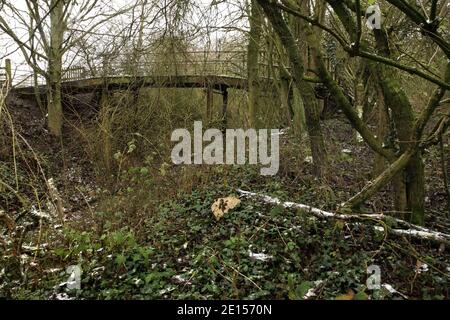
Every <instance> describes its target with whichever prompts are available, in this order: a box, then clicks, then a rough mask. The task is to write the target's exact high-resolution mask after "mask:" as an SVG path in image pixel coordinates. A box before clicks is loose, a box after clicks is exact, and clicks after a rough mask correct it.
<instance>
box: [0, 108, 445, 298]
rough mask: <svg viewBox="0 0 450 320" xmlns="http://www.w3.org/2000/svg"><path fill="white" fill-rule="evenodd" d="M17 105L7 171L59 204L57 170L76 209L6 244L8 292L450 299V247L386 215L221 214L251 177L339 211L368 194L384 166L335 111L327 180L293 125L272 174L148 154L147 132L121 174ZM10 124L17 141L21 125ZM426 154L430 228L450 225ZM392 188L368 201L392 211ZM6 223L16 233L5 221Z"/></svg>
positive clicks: (71, 133)
mask: <svg viewBox="0 0 450 320" xmlns="http://www.w3.org/2000/svg"><path fill="white" fill-rule="evenodd" d="M8 108H9V110H10V112H11V116H12V119H13V123H14V128H15V132H16V134H17V137H16V141H15V145H16V147H15V153H16V155H17V156H16V160H15V162H14V159H13V158H12V157H11V150H10V149H8V148H7V147H3V148H4V149H3V150H0V177H1V179H2V181H4V182H5V183H6V184H8V185H13V186H14V185H17V186H19V188H18V189H20V193H21V194H22V198H23V197H26V198H28V199H30V200H32V199H33V198H36V199H38V201H36V204H35V208H34V209H33V210H37V211H40V212H41V211H42V212H46V211H51V210H50V207H51V206H47V205H46V204H45V203H46V199H47V198H48V197H49V192H48V190H47V187H46V184H45V181H48V179H49V178H53V180H54V185H55V187H56V189H57V190H58V193H59V196H58V198H59V199H60V200H59V201H60V203H61V204H62V206H63V207H64V216H65V217H64V220H63V221H61V220H59V219H58V218H57V217H55V216H54V215H52V214H50V215H48V214H47V215H46V217H47V216H49V219H47V220H46V219H40V220H39V223H38V224H37V225H36V224H34V225H33V226H34V229H32V231H30V232H29V233H28V234H27V236H26V238H25V239H24V241H23V247H24V249H22V250H21V252H20V256H19V257H18V259H16V258H17V256H15V255H14V252H10V251H8V246H7V244H5V246H4V247H2V248H1V249H0V254H1V255H2V258H1V259H0V263H1V264H2V265H3V267H2V268H0V269H2V270H1V272H0V278H3V279H2V282H1V283H2V284H1V285H0V297H8V298H19V299H24V298H33V299H74V298H79V299H161V298H171V299H177V298H186V299H256V298H264V299H286V298H289V299H346V300H350V299H449V298H450V252H449V248H448V247H446V246H444V245H440V244H437V243H432V242H429V241H418V240H412V239H408V238H406V237H398V236H393V235H391V234H389V233H384V232H379V231H374V229H373V226H374V225H376V224H377V222H375V221H362V222H361V223H347V222H345V221H341V220H321V219H317V218H313V217H311V216H310V215H309V214H307V213H304V212H301V211H298V210H292V209H285V208H282V207H280V206H270V205H266V204H263V203H260V202H258V201H257V200H253V199H246V198H241V202H240V204H239V205H238V206H237V207H236V208H235V209H233V210H231V211H230V212H228V213H227V214H225V215H224V217H223V218H222V219H220V220H216V219H215V217H214V215H213V214H212V212H211V205H212V204H213V203H214V202H215V201H216V199H218V198H222V197H227V196H236V197H238V194H237V192H236V189H238V188H240V189H244V190H248V191H252V192H259V193H262V194H266V195H271V196H274V197H277V198H279V199H281V200H285V201H294V202H298V203H303V204H307V205H311V206H314V207H317V208H321V209H323V210H329V211H333V210H334V209H335V208H336V207H337V205H338V204H339V203H342V202H343V201H345V200H346V199H348V198H349V197H350V196H351V195H354V194H355V193H356V192H358V191H359V190H360V189H361V188H362V187H363V186H364V185H365V183H367V182H368V181H369V179H370V177H371V170H372V163H373V155H372V154H371V153H370V151H369V150H368V148H367V147H366V146H364V144H361V143H357V142H355V137H354V132H353V131H352V130H351V128H350V127H349V125H348V124H347V123H346V122H345V120H343V119H342V118H335V119H330V120H326V121H325V122H324V126H323V128H324V130H325V137H326V138H327V139H326V144H327V150H328V152H329V154H330V164H329V168H328V174H327V176H326V178H325V179H324V180H323V181H318V180H317V179H315V178H314V177H313V176H312V174H311V169H312V168H311V164H310V163H309V161H308V156H309V154H308V151H307V149H308V148H307V141H306V139H305V138H299V137H295V136H293V133H292V132H290V131H288V132H287V133H286V134H285V135H283V136H281V154H280V170H279V173H278V174H277V175H276V176H273V177H264V176H260V175H259V168H258V167H255V166H248V165H246V166H195V167H183V166H175V165H172V164H171V163H170V161H169V160H170V158H168V157H167V155H166V153H167V152H166V151H167V150H164V151H163V150H160V151H161V153H162V154H164V155H160V154H159V151H158V147H156V150H155V152H154V154H153V155H151V156H150V155H145V156H142V155H141V154H139V148H140V147H141V145H142V144H143V143H144V142H143V141H144V140H142V139H141V140H140V139H138V138H137V139H136V140H131V141H129V142H128V143H127V144H126V145H125V146H124V149H123V151H122V152H120V153H119V152H116V153H115V156H114V160H115V161H116V162H115V165H114V169H113V172H106V171H105V170H102V169H100V167H99V166H98V165H97V164H96V163H95V160H93V159H92V158H91V157H89V156H87V154H86V152H87V151H86V150H88V148H87V144H88V142H86V141H85V140H83V138H82V137H83V136H82V134H80V130H79V127H78V126H76V125H73V126H72V125H66V128H65V130H64V132H65V133H64V136H63V138H62V139H61V141H57V140H55V139H54V138H52V137H50V135H49V134H48V132H47V130H46V129H45V118H42V116H41V113H40V112H39V111H38V110H37V109H36V107H35V106H34V105H33V104H31V103H27V102H24V101H20V102H16V103H14V102H13V103H10V104H9V106H8ZM69 120H71V121H69V122H70V123H76V122H77V121H79V120H77V119H76V118H75V117H74V118H73V119H69ZM3 132H4V133H5V134H4V137H3V139H4V141H3V142H4V145H6V144H8V141H10V140H11V130H10V128H6V129H5V128H3ZM8 132H9V135H8ZM22 138H23V139H22ZM147 138H148V139H150V138H149V137H147ZM25 141H27V143H25ZM27 144H28V145H29V146H27ZM29 147H31V148H32V149H31V148H29ZM447 148H448V146H447ZM31 150H33V151H31ZM144 154H145V152H144ZM14 163H15V165H14ZM425 166H426V177H427V189H426V194H427V197H426V210H427V217H426V226H427V227H428V228H430V229H434V230H439V231H443V232H446V233H450V224H449V220H448V219H447V218H448V217H446V215H448V207H447V200H446V198H445V196H446V195H445V192H444V187H443V182H442V171H441V166H440V158H439V153H438V150H437V149H436V150H435V149H434V147H433V148H430V150H429V151H428V152H427V153H426V154H425ZM40 168H42V171H41V169H40ZM43 176H45V177H43ZM43 181H44V182H43ZM391 200H392V199H391V192H390V190H389V189H386V190H383V191H382V192H381V193H380V194H379V195H377V197H375V198H374V199H373V200H372V201H371V202H370V203H369V204H368V205H367V210H368V211H369V212H377V213H381V212H383V213H386V214H389V210H392V209H391V205H390V204H391V202H392V201H391ZM41 203H42V205H41ZM0 208H2V209H3V210H5V212H7V213H8V214H10V215H11V216H14V217H15V219H16V221H18V223H23V224H26V222H27V221H32V219H31V218H28V216H30V215H31V214H30V213H28V212H25V211H26V210H24V208H23V203H21V201H20V199H18V197H17V195H16V194H15V193H14V192H12V191H10V190H9V189H3V190H1V197H0ZM27 215H28V216H27ZM41 215H44V214H43V213H42V214H41ZM30 219H31V220H30ZM29 225H32V224H31V223H29ZM1 232H2V234H3V236H4V237H5V238H6V239H8V235H7V232H6V230H3V229H2V230H1ZM12 242H13V241H12ZM2 250H3V251H2ZM13 251H14V250H13ZM16 254H17V252H16ZM15 259H16V260H15ZM371 265H376V266H378V267H379V270H380V272H381V274H380V277H381V283H380V284H381V288H379V289H369V288H367V284H366V281H367V279H368V277H369V276H370V275H369V274H368V273H367V268H368V266H371ZM70 266H79V267H80V268H81V271H82V273H81V276H80V279H81V289H80V290H78V289H70V287H71V286H72V285H73V283H72V281H73V280H74V274H73V270H74V269H73V267H72V268H70ZM68 267H69V269H70V271H69V272H68V271H67V270H68V269H67V268H68ZM71 273H72V275H71V279H70V281H69V280H68V278H69V275H70V274H71ZM76 277H77V275H75V278H76Z"/></svg>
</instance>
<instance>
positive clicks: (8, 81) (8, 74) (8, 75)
mask: <svg viewBox="0 0 450 320" xmlns="http://www.w3.org/2000/svg"><path fill="white" fill-rule="evenodd" d="M5 72H6V85H7V87H8V88H11V86H12V72H11V60H10V59H5Z"/></svg>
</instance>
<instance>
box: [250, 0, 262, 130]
mask: <svg viewBox="0 0 450 320" xmlns="http://www.w3.org/2000/svg"><path fill="white" fill-rule="evenodd" d="M250 11H251V13H250V33H249V40H248V47H247V79H248V106H249V125H250V127H256V126H257V122H258V97H259V53H260V42H261V34H262V22H263V20H262V14H261V8H260V7H259V5H258V3H257V1H256V0H252V1H251V8H250Z"/></svg>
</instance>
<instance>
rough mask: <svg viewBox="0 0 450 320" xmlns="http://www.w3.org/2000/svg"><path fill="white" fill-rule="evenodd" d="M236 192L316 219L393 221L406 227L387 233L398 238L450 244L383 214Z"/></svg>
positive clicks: (446, 239)
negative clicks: (344, 211)
mask: <svg viewBox="0 0 450 320" xmlns="http://www.w3.org/2000/svg"><path fill="white" fill-rule="evenodd" d="M237 192H238V193H239V194H240V195H241V196H243V197H247V198H255V199H258V200H260V201H261V202H263V203H266V204H273V205H279V206H282V207H284V208H292V209H300V210H302V211H304V212H306V213H310V214H312V215H314V216H315V217H317V218H321V219H339V220H361V219H371V220H375V221H377V220H378V221H384V222H387V221H388V220H390V221H394V222H396V223H397V224H399V225H402V226H405V227H408V229H393V228H389V229H388V232H390V233H392V234H395V235H398V236H410V237H411V238H416V239H425V240H432V241H436V242H439V243H445V244H450V235H449V234H446V233H443V232H440V231H435V230H431V229H427V228H425V227H421V226H418V225H415V224H412V223H409V222H407V221H404V220H401V219H398V218H395V217H392V216H387V215H384V214H366V213H364V214H341V213H336V212H329V211H324V210H321V209H318V208H314V207H311V206H308V205H305V204H301V203H296V202H290V201H285V202H283V201H281V200H279V199H278V198H274V197H271V196H268V195H264V194H260V193H255V192H250V191H245V190H241V189H237ZM374 230H376V231H382V232H386V228H385V227H382V226H374Z"/></svg>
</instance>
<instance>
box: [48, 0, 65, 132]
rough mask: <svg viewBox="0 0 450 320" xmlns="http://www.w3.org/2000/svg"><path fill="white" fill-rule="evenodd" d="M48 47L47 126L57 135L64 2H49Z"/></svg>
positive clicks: (59, 117) (59, 118) (60, 115)
mask: <svg viewBox="0 0 450 320" xmlns="http://www.w3.org/2000/svg"><path fill="white" fill-rule="evenodd" d="M50 6H51V8H52V10H51V11H50V48H49V52H48V75H47V112H48V128H49V130H50V132H51V133H52V134H53V135H55V136H57V137H59V136H61V133H62V94H61V77H62V55H63V52H62V44H63V40H64V31H65V24H64V2H63V1H59V0H52V1H51V3H50Z"/></svg>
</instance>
